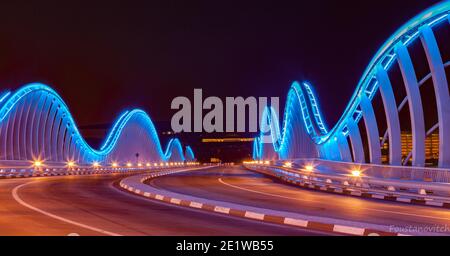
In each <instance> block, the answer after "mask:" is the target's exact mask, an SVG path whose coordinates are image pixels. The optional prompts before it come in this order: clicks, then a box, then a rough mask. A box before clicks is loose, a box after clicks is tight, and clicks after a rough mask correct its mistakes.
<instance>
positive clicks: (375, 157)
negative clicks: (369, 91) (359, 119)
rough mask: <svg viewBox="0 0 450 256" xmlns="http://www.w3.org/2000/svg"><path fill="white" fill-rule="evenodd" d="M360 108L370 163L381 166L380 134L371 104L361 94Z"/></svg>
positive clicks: (364, 95) (363, 94)
mask: <svg viewBox="0 0 450 256" xmlns="http://www.w3.org/2000/svg"><path fill="white" fill-rule="evenodd" d="M360 106H361V110H362V114H363V118H364V124H365V125H366V130H367V141H368V142H369V155H370V163H372V164H381V148H380V133H379V132H378V124H377V119H376V117H375V112H374V111H373V107H372V103H371V102H370V100H369V98H367V96H366V94H365V93H362V94H361V96H360Z"/></svg>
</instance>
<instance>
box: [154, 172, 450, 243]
mask: <svg viewBox="0 0 450 256" xmlns="http://www.w3.org/2000/svg"><path fill="white" fill-rule="evenodd" d="M148 183H149V185H151V186H154V187H156V188H160V189H163V190H168V191H172V192H176V193H181V194H187V195H192V196H197V197H203V198H206V199H211V200H217V201H225V202H232V203H237V204H244V205H249V206H254V207H260V208H266V209H273V210H280V211H287V212H294V213H300V214H305V215H312V216H320V217H328V218H334V219H342V220H350V221H358V222H366V223H371V224H379V225H386V226H392V231H393V232H397V231H399V230H398V229H404V228H407V229H410V230H412V231H415V229H416V230H417V229H420V230H419V231H420V232H434V233H436V234H441V235H442V234H444V233H445V234H446V235H448V234H449V233H450V225H449V223H450V211H449V210H448V209H442V208H433V207H429V206H417V205H409V204H401V203H396V202H389V201H379V200H372V199H364V198H357V197H349V196H344V195H337V194H331V193H324V192H318V191H313V190H306V189H301V188H298V187H294V186H291V185H286V184H284V183H281V182H279V181H278V180H273V179H271V178H268V177H266V176H264V175H262V174H258V173H254V172H251V171H248V170H245V169H243V168H242V167H222V168H215V169H209V170H198V171H191V172H186V173H178V174H173V175H167V176H162V177H158V178H156V179H152V180H149V181H148ZM403 232H404V231H403Z"/></svg>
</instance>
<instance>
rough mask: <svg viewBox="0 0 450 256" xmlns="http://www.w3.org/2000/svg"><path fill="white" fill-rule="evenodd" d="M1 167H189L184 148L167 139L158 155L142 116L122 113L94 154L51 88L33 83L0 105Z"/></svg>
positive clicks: (156, 143)
mask: <svg viewBox="0 0 450 256" xmlns="http://www.w3.org/2000/svg"><path fill="white" fill-rule="evenodd" d="M0 148H1V149H2V150H1V151H0V164H1V165H3V166H29V165H30V164H33V163H35V162H37V163H39V164H42V163H43V162H45V164H46V165H47V166H67V164H68V163H70V165H78V166H91V165H93V164H95V165H96V166H113V165H116V166H118V165H122V166H125V165H126V164H128V163H134V165H136V164H138V163H137V162H139V163H141V164H147V163H151V164H152V165H154V163H157V164H158V165H159V164H160V163H161V162H164V163H165V162H169V161H171V162H184V161H193V160H194V158H195V156H194V153H193V151H192V149H191V148H190V147H189V146H187V147H186V149H185V150H184V149H183V146H182V145H181V142H180V140H179V139H177V138H172V139H170V140H169V142H168V143H167V146H166V149H165V150H163V148H162V146H161V142H160V139H159V136H158V133H157V131H156V128H155V126H154V125H153V122H152V120H151V119H150V117H149V116H148V115H147V113H146V112H144V111H143V110H140V109H133V110H130V111H125V112H124V113H123V114H121V115H120V116H119V118H118V119H117V120H116V121H115V123H114V125H113V126H112V128H111V130H110V132H109V134H108V135H107V137H106V138H105V141H104V143H103V144H102V145H101V146H100V148H99V149H94V148H92V147H91V146H90V145H89V144H88V143H87V142H86V141H85V139H84V138H83V136H82V135H81V134H80V132H79V130H78V128H77V125H76V123H75V121H74V119H73V117H72V115H71V114H70V111H69V109H68V107H67V106H66V104H65V103H64V101H63V100H62V99H61V97H60V96H59V95H58V94H57V93H56V92H55V91H54V90H52V89H51V88H50V87H48V86H46V85H44V84H40V83H33V84H29V85H26V86H24V87H22V88H20V89H18V90H17V91H15V92H13V93H11V92H5V93H3V95H2V97H1V99H0Z"/></svg>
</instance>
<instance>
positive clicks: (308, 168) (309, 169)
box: [305, 164, 314, 172]
mask: <svg viewBox="0 0 450 256" xmlns="http://www.w3.org/2000/svg"><path fill="white" fill-rule="evenodd" d="M305 170H307V171H308V172H312V171H313V170H314V166H312V165H310V164H308V165H306V166H305Z"/></svg>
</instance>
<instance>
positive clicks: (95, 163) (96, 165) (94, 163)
mask: <svg viewBox="0 0 450 256" xmlns="http://www.w3.org/2000/svg"><path fill="white" fill-rule="evenodd" d="M92 167H94V168H98V167H100V164H99V163H98V162H93V163H92Z"/></svg>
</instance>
